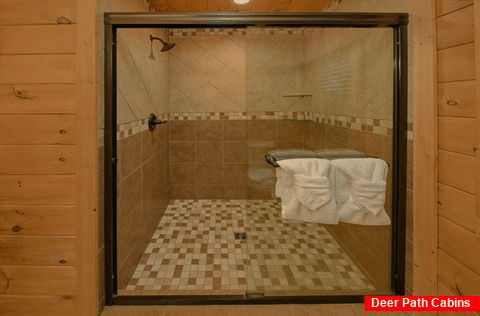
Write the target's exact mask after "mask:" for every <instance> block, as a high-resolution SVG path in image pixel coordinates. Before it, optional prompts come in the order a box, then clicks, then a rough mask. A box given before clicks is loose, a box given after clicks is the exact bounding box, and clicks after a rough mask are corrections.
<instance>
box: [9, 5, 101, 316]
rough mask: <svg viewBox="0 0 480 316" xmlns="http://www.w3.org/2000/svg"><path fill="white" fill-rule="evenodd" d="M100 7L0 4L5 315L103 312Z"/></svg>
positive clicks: (93, 313) (92, 313)
mask: <svg viewBox="0 0 480 316" xmlns="http://www.w3.org/2000/svg"><path fill="white" fill-rule="evenodd" d="M95 8H96V1H95V0H85V1H79V2H78V3H77V2H76V1H75V0H65V1H54V0H39V1H34V2H31V1H25V0H1V1H0V135H1V136H0V192H1V193H0V314H1V315H9V316H14V315H95V314H96V311H97V308H96V291H95V285H94V284H95V276H96V270H95V267H96V264H95V262H96V247H95V241H96V216H97V209H96V186H95V182H96V173H95V168H94V167H95V162H96V157H95V156H96V131H95V126H96V123H95V120H96V118H95V116H96V112H95V49H94V45H95V13H96V11H95ZM79 131H82V132H81V133H80V132H79ZM80 307H81V308H80Z"/></svg>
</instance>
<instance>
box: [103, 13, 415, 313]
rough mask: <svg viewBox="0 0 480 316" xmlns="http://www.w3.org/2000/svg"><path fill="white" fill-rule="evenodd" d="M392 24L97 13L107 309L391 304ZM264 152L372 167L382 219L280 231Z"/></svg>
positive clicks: (396, 56)
mask: <svg viewBox="0 0 480 316" xmlns="http://www.w3.org/2000/svg"><path fill="white" fill-rule="evenodd" d="M406 21H407V16H406V15H403V14H363V15H358V14H341V15H340V14H301V15H298V14H296V15H295V14H270V15H263V14H253V15H251V14H250V15H246V14H115V13H110V14H106V15H105V25H106V29H105V30H106V41H105V43H106V54H105V56H106V57H105V60H106V67H105V69H106V74H105V77H106V81H105V84H106V88H105V103H106V108H105V222H106V225H105V228H106V234H105V242H106V275H107V278H106V291H107V301H108V302H107V304H145V303H151V304H166V303H182V304H185V303H192V304H193V303H202V304H205V303H208V302H210V303H249V302H254V303H259V302H260V303H261V302H265V303H275V302H283V303H286V302H321V301H325V302H327V301H328V302H359V301H362V297H363V295H367V294H370V295H373V294H389V293H390V294H392V293H393V294H401V293H403V284H404V280H403V270H404V241H403V239H404V219H405V186H406V183H405V169H406V158H405V152H406V46H405V45H406V34H405V32H406ZM279 153H280V156H281V155H287V156H289V155H293V156H294V157H293V156H292V157H293V158H306V157H313V156H315V157H320V158H324V157H328V159H333V160H332V161H334V160H335V158H346V157H351V158H375V159H378V160H382V161H385V162H386V163H385V166H388V173H387V176H386V177H385V180H386V189H385V192H384V193H385V194H384V197H383V198H384V199H385V203H384V206H383V207H382V212H384V214H385V215H384V216H385V218H386V220H385V219H384V220H383V221H376V220H373V221H369V220H363V219H362V220H357V221H351V220H340V221H336V222H334V223H332V222H328V223H325V222H322V221H313V222H312V220H310V219H308V218H297V219H295V220H292V219H291V218H288V216H286V214H285V204H284V205H282V201H283V202H284V203H285V199H284V198H283V197H282V198H280V197H281V194H280V193H279V182H278V181H280V180H279V179H280V174H279V170H280V169H282V168H281V167H280V168H279V167H278V164H277V162H278V161H277V160H276V159H275V157H276V158H279V156H275V155H276V154H279ZM347 153H348V155H351V154H352V153H353V154H352V155H353V156H348V155H347ZM312 155H313V156H312ZM345 155H347V156H345ZM272 157H273V158H272ZM266 158H268V159H266ZM272 159H273V160H272ZM282 170H284V169H282ZM332 181H333V180H332ZM332 194H333V195H332V199H336V198H337V193H332ZM338 195H340V193H338ZM382 201H383V200H382ZM362 216H363V215H362Z"/></svg>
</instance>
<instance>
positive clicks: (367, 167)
mask: <svg viewBox="0 0 480 316" xmlns="http://www.w3.org/2000/svg"><path fill="white" fill-rule="evenodd" d="M332 164H333V165H334V166H335V169H336V182H335V191H336V198H337V200H336V202H337V212H338V218H339V220H340V221H341V222H347V223H351V224H360V225H389V224H390V222H391V221H390V218H389V217H388V215H387V213H386V212H385V209H384V205H385V194H386V188H387V182H386V180H387V173H388V165H387V163H386V162H385V161H384V160H382V159H377V158H348V159H336V160H333V161H332Z"/></svg>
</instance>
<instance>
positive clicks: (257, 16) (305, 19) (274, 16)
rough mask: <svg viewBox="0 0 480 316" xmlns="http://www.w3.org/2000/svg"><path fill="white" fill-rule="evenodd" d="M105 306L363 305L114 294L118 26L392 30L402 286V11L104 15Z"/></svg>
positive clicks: (311, 299) (395, 290) (394, 288)
mask: <svg viewBox="0 0 480 316" xmlns="http://www.w3.org/2000/svg"><path fill="white" fill-rule="evenodd" d="M104 24H105V136H104V140H105V144H104V145H105V160H104V166H105V186H104V190H105V204H104V210H105V304H106V305H210V304H212V305H213V304H215V305H219V304H297V303H300V304H309V303H313V304H319V303H362V302H363V301H364V295H316V296H314V295H305V296H267V297H260V298H259V297H248V296H244V295H222V296H218V295H216V296H213V295H202V296H198V295H177V296H172V295H158V296H154V295H149V296H143V295H118V290H117V273H118V271H117V225H116V222H117V218H116V216H117V213H116V212H117V162H118V157H117V133H116V131H117V108H116V103H117V102H116V101H117V94H116V92H117V67H116V66H117V62H116V59H117V58H116V53H117V50H116V48H117V46H116V45H117V30H118V29H122V28H225V27H229V28H246V27H253V26H263V27H347V28H376V27H383V28H385V27H388V28H392V29H393V34H394V35H393V37H394V38H393V41H394V56H393V59H392V64H393V68H394V87H393V89H394V100H393V107H394V111H393V148H392V150H393V178H392V179H393V188H392V243H391V249H392V251H391V253H392V258H391V292H390V293H385V295H403V294H404V287H405V222H406V221H405V218H406V214H405V210H406V185H407V181H406V180H407V173H406V169H407V93H408V92H407V86H408V82H407V81H408V78H407V61H408V57H407V46H408V38H407V25H408V14H406V13H354V12H352V13H332V12H328V13H210V12H208V13H105V16H104Z"/></svg>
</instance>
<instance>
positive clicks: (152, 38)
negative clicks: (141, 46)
mask: <svg viewBox="0 0 480 316" xmlns="http://www.w3.org/2000/svg"><path fill="white" fill-rule="evenodd" d="M153 40H158V41H160V42H162V44H163V45H167V44H168V43H167V42H165V41H164V40H162V39H161V38H160V37H155V36H153V35H150V41H151V42H153Z"/></svg>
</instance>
